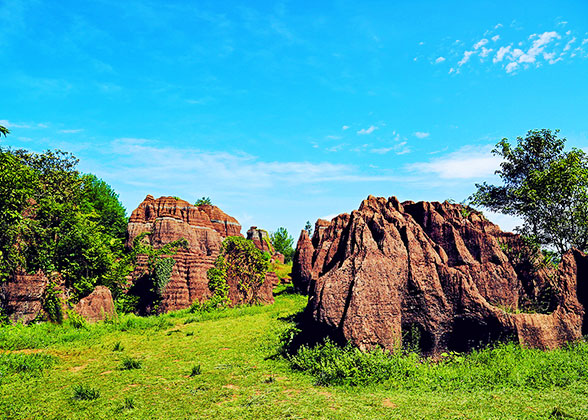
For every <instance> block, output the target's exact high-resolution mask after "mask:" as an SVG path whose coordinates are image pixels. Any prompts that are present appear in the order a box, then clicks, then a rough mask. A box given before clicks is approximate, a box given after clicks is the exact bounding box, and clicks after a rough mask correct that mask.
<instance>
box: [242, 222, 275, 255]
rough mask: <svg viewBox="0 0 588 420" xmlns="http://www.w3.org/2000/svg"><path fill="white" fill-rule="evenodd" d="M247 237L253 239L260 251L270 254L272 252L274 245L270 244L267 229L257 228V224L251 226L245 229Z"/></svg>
mask: <svg viewBox="0 0 588 420" xmlns="http://www.w3.org/2000/svg"><path fill="white" fill-rule="evenodd" d="M247 239H249V240H251V241H253V243H254V244H255V246H256V247H257V249H259V250H261V251H262V252H269V253H270V254H271V255H273V254H274V247H273V246H272V243H271V241H270V237H269V234H268V233H267V230H263V229H258V228H257V226H251V227H250V228H249V230H248V231H247Z"/></svg>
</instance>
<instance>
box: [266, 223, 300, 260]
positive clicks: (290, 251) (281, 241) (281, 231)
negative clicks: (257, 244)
mask: <svg viewBox="0 0 588 420" xmlns="http://www.w3.org/2000/svg"><path fill="white" fill-rule="evenodd" d="M270 239H271V241H272V245H273V246H274V249H275V250H276V251H277V252H279V253H280V254H283V255H284V261H285V262H290V261H292V258H293V257H294V248H293V247H292V245H293V244H294V238H292V236H290V235H289V234H288V231H287V230H286V228H284V227H280V228H278V230H276V231H275V232H273V233H272V234H271V236H270Z"/></svg>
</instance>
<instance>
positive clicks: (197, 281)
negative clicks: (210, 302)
mask: <svg viewBox="0 0 588 420" xmlns="http://www.w3.org/2000/svg"><path fill="white" fill-rule="evenodd" d="M211 217H213V218H214V219H211ZM144 232H149V233H150V234H149V235H148V236H147V237H146V238H145V240H147V241H149V243H150V244H151V245H152V246H153V247H154V248H160V247H162V246H163V245H165V244H168V243H170V242H172V241H175V240H179V239H181V238H184V239H186V240H187V241H188V248H187V249H185V250H184V249H180V250H179V251H178V252H177V253H176V254H175V255H172V257H173V258H174V260H175V261H176V263H175V265H174V266H173V268H172V274H171V279H170V281H169V282H168V284H167V286H166V287H165V290H164V294H163V300H162V302H161V306H160V308H159V310H160V311H163V312H167V311H171V310H177V309H184V308H187V307H189V306H190V305H191V304H192V303H193V302H194V301H196V300H198V301H203V300H206V299H208V298H210V296H211V291H210V290H209V288H208V278H207V276H206V272H207V271H208V269H210V268H211V267H213V266H214V262H215V260H216V258H217V256H218V255H219V252H220V249H221V245H222V241H223V238H224V237H226V236H242V235H241V225H240V224H239V223H238V222H237V220H236V219H234V218H232V217H231V216H228V215H226V214H225V213H224V212H222V211H221V210H220V209H218V208H217V207H215V206H210V205H202V206H198V207H196V206H194V205H192V204H190V203H189V202H187V201H185V200H181V199H176V198H174V197H160V198H158V199H155V198H153V196H151V195H148V196H147V197H146V198H145V200H144V201H143V202H142V203H141V204H140V205H139V207H137V209H135V210H134V211H133V213H132V214H131V217H130V219H129V226H128V242H127V244H128V245H129V246H132V244H133V241H134V239H135V238H136V237H137V236H138V235H140V234H142V233H144ZM146 268H147V256H141V255H140V256H139V258H138V261H137V267H136V269H135V271H134V272H133V274H132V279H133V280H132V281H133V283H134V285H135V286H134V287H136V288H138V289H140V288H141V282H142V278H143V277H144V276H143V275H144V273H145V271H146ZM271 283H272V280H269V281H267V282H265V283H264V288H263V290H262V296H263V297H262V300H263V301H264V302H265V303H271V302H273V296H272V289H271V287H272V284H271ZM234 287H236V285H235V286H234ZM266 289H267V290H266ZM229 296H231V297H232V300H233V304H239V303H240V302H238V301H235V300H234V299H235V296H237V294H236V293H235V294H233V293H231V292H230V293H229ZM147 304H148V303H147ZM146 309H147V311H149V308H146Z"/></svg>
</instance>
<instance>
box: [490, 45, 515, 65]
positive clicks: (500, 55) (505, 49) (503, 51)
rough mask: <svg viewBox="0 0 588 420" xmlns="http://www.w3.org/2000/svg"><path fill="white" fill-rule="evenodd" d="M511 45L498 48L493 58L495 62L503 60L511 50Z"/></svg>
mask: <svg viewBox="0 0 588 420" xmlns="http://www.w3.org/2000/svg"><path fill="white" fill-rule="evenodd" d="M510 47H511V46H510V45H509V46H508V47H500V49H499V50H498V52H497V53H496V56H494V58H493V59H492V62H493V63H499V62H501V61H502V59H503V58H504V56H505V55H506V54H507V53H508V52H509V51H510Z"/></svg>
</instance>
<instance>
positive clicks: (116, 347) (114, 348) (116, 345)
mask: <svg viewBox="0 0 588 420" xmlns="http://www.w3.org/2000/svg"><path fill="white" fill-rule="evenodd" d="M124 349H125V348H124V346H123V345H122V344H121V343H120V341H117V342H116V343H114V346H112V351H123V350H124Z"/></svg>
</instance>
